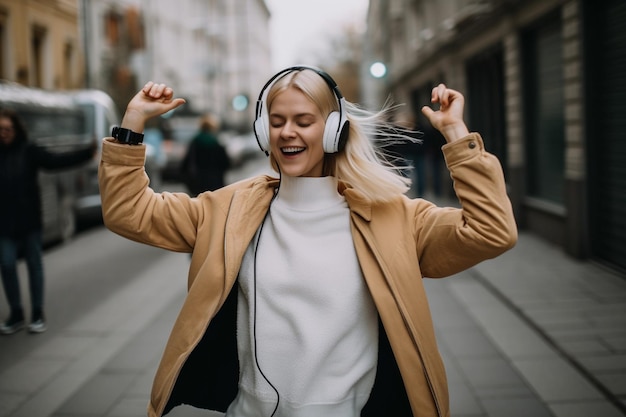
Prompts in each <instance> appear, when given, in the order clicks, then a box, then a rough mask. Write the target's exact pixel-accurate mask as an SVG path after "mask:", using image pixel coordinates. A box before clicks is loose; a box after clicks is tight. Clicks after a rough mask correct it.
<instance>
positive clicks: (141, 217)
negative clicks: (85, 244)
mask: <svg viewBox="0 0 626 417" xmlns="http://www.w3.org/2000/svg"><path fill="white" fill-rule="evenodd" d="M144 159H145V146H144V145H139V146H129V145H123V144H118V143H114V142H112V139H111V138H107V139H105V140H104V142H103V146H102V158H101V160H100V165H99V169H98V181H99V186H100V195H101V197H102V216H103V220H104V224H105V226H106V227H107V228H109V229H110V230H111V231H113V232H115V233H117V234H119V235H121V236H124V237H126V238H128V239H131V240H134V241H137V242H141V243H146V244H149V245H152V246H157V247H160V248H163V249H168V250H173V251H177V252H190V251H191V250H192V249H193V247H194V245H195V239H196V230H197V225H198V224H199V222H201V221H202V219H203V216H206V215H207V213H210V210H211V209H212V207H211V204H206V203H204V204H203V203H202V202H201V201H200V200H198V199H193V198H191V197H189V196H188V195H187V194H186V193H167V192H163V193H156V192H154V191H153V190H152V189H151V188H150V187H149V182H150V180H149V178H148V176H147V175H146V172H145V169H144Z"/></svg>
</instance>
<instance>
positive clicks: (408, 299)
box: [100, 67, 517, 417]
mask: <svg viewBox="0 0 626 417" xmlns="http://www.w3.org/2000/svg"><path fill="white" fill-rule="evenodd" d="M173 97H174V96H173V91H172V89H171V88H169V87H167V86H165V85H163V84H154V83H152V82H149V83H148V84H146V85H145V86H144V88H143V89H142V90H141V91H140V92H139V93H138V94H137V95H136V96H135V97H134V98H133V99H132V100H131V102H130V103H129V104H128V108H127V112H126V114H125V116H124V118H123V120H122V127H123V128H125V129H128V130H130V131H134V132H136V133H138V132H141V131H142V129H143V126H144V123H145V121H146V120H147V119H149V118H150V117H154V116H156V115H159V114H162V113H164V112H166V111H168V110H171V109H173V108H176V107H178V106H180V105H181V104H183V103H184V100H182V99H178V98H173ZM463 101H464V99H463V96H462V95H461V94H460V93H459V92H457V91H454V90H451V89H449V88H447V87H446V86H444V85H443V84H440V85H439V86H437V87H435V88H434V89H433V92H432V102H433V103H435V104H439V105H440V109H439V110H437V111H435V110H433V109H431V108H429V107H425V108H424V109H423V113H424V114H425V115H426V117H427V118H428V119H429V120H430V121H431V123H432V124H433V125H434V126H435V127H436V128H437V129H438V130H439V131H441V133H442V134H443V135H444V137H445V138H446V141H447V142H448V143H447V144H446V145H445V146H444V147H443V148H442V149H443V151H444V154H445V156H446V160H447V163H448V167H449V168H450V173H451V176H452V178H453V180H454V183H455V189H456V192H457V194H458V197H459V200H460V201H461V203H462V204H463V208H461V209H455V208H445V207H437V206H435V205H434V204H433V203H430V202H428V201H425V200H422V199H414V200H411V199H409V198H407V197H406V196H405V195H404V193H405V192H406V191H407V190H408V185H409V184H408V180H407V179H406V178H405V177H403V176H402V175H401V174H400V172H399V169H398V168H396V167H393V166H390V165H389V164H387V163H386V162H385V161H384V159H383V158H382V156H381V155H379V153H378V151H377V149H380V148H377V147H374V145H373V144H372V141H371V140H370V138H373V137H375V136H376V135H377V134H378V133H380V132H382V131H388V130H385V128H386V127H385V126H383V128H382V129H381V128H380V126H378V127H377V123H379V120H382V119H383V118H384V117H385V115H384V114H383V113H384V112H381V113H379V114H369V113H367V112H366V111H364V110H362V109H359V108H358V107H356V106H354V105H352V104H350V103H348V102H346V101H345V99H344V98H343V97H342V96H341V93H340V92H339V89H338V88H337V86H336V84H335V83H334V81H333V80H332V78H330V76H329V75H328V74H326V73H324V72H322V71H321V70H317V69H314V68H309V67H293V68H287V69H285V70H283V71H281V72H279V73H278V74H277V75H275V76H274V77H272V79H270V81H268V83H267V84H266V86H265V87H264V88H263V89H262V91H261V94H260V97H259V101H258V105H257V119H256V121H255V123H254V127H255V133H256V135H257V139H258V141H259V145H260V146H261V149H263V150H264V151H265V152H266V153H267V154H268V155H269V157H270V161H271V164H272V166H273V167H274V168H275V169H276V170H277V172H279V173H280V175H279V178H272V177H269V176H259V177H255V178H251V179H248V180H244V181H241V182H238V183H236V184H232V185H228V186H226V187H223V188H221V189H219V190H216V191H213V192H205V193H202V194H200V195H199V196H198V197H197V198H191V197H189V196H187V195H184V194H177V193H161V194H156V193H154V192H153V191H152V190H150V189H149V188H148V178H147V177H146V175H145V174H144V173H143V171H142V170H141V169H140V168H141V164H142V161H143V153H144V150H143V149H142V147H138V146H125V145H123V144H119V143H115V142H116V140H114V139H111V138H108V139H107V140H105V143H104V147H103V155H102V161H101V165H100V189H101V193H102V202H103V214H104V220H105V224H106V225H107V226H108V227H109V228H110V229H111V230H113V231H114V232H116V233H119V234H121V235H123V236H126V237H127V238H129V239H133V240H136V241H139V242H143V243H147V244H150V245H154V246H158V247H161V248H165V249H169V250H173V251H180V252H191V253H192V260H191V265H190V269H189V276H188V287H189V293H188V296H187V298H186V301H185V303H184V305H183V307H182V309H181V312H180V314H179V317H178V319H177V321H176V324H175V325H174V328H173V330H172V333H171V335H170V339H169V342H168V344H167V346H166V348H165V352H164V354H163V358H162V361H161V364H160V366H159V369H158V371H157V374H156V377H155V380H154V385H153V390H152V396H151V401H150V404H149V407H148V415H149V416H151V417H152V416H161V415H163V414H165V413H167V412H168V411H169V410H170V409H171V408H172V407H174V406H176V405H178V404H183V403H184V404H191V405H194V406H197V407H203V408H210V409H215V410H220V411H223V412H226V416H257V415H258V416H313V415H314V416H321V415H323V416H341V417H345V416H358V415H361V416H381V415H394V416H411V415H415V416H417V415H419V416H448V415H449V408H448V391H447V384H446V377H445V370H444V366H443V363H442V360H441V358H440V355H439V352H438V349H437V344H436V341H435V334H434V330H433V325H432V321H431V318H430V312H429V309H428V303H427V299H426V294H425V291H424V287H423V284H422V279H421V278H422V276H427V277H433V278H437V277H444V276H448V275H452V274H455V273H457V272H459V271H462V270H464V269H466V268H469V267H471V266H473V265H475V264H476V263H478V262H480V261H482V260H485V259H488V258H492V257H495V256H498V255H499V254H501V253H502V252H504V251H506V250H508V249H509V248H511V247H512V246H513V245H514V244H515V242H516V239H517V231H516V226H515V221H514V218H513V214H512V210H511V205H510V202H509V200H508V198H507V195H506V192H505V184H504V179H503V175H502V170H501V167H500V164H499V162H498V160H497V159H496V158H495V157H494V156H492V155H491V154H489V153H487V152H485V150H484V147H483V142H482V140H481V138H480V136H479V135H478V134H476V133H473V134H470V133H469V132H468V130H467V128H466V126H465V124H464V122H463V120H462V113H463ZM395 136H398V134H396V135H395ZM396 139H397V138H396Z"/></svg>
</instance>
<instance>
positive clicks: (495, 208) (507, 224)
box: [415, 133, 517, 278]
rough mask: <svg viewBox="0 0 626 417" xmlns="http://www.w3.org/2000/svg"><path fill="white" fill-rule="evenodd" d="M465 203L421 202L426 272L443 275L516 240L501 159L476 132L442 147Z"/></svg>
mask: <svg viewBox="0 0 626 417" xmlns="http://www.w3.org/2000/svg"><path fill="white" fill-rule="evenodd" d="M442 150H443V152H444V156H445V160H446V164H447V165H448V169H449V170H450V176H451V178H452V181H453V185H454V190H455V192H456V195H457V197H458V199H459V202H460V204H461V208H460V209H459V208H451V207H448V208H445V207H437V206H435V205H422V209H421V211H419V212H418V213H417V215H416V217H415V222H416V228H417V231H418V232H417V252H418V253H417V256H418V259H419V262H420V268H421V270H422V273H423V275H424V276H426V277H431V278H438V277H445V276H449V275H452V274H455V273H458V272H460V271H462V270H465V269H467V268H470V267H472V266H474V265H476V264H478V263H479V262H482V261H484V260H486V259H490V258H494V257H496V256H498V255H500V254H502V253H504V252H505V251H507V250H509V249H510V248H512V247H513V246H514V245H515V243H516V242H517V225H516V223H515V218H514V216H513V209H512V207H511V202H510V200H509V198H508V196H507V193H506V184H505V181H504V174H503V172H502V167H501V165H500V162H499V161H498V159H497V158H496V157H495V156H494V155H492V154H490V153H488V152H486V151H485V148H484V144H483V141H482V138H481V137H480V135H479V134H477V133H472V134H470V135H469V136H467V137H465V138H463V139H461V140H459V141H457V142H454V143H450V144H447V145H444V146H443V148H442Z"/></svg>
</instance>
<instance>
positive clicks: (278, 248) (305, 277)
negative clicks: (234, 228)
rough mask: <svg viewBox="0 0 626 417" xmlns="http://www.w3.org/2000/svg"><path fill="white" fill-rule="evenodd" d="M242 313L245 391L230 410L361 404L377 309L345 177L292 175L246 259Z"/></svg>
mask: <svg viewBox="0 0 626 417" xmlns="http://www.w3.org/2000/svg"><path fill="white" fill-rule="evenodd" d="M257 243H258V248H257ZM255 264H256V273H255ZM255 283H256V290H255ZM255 303H256V311H255V308H254V307H255ZM237 316H238V317H237V344H238V353H239V365H240V378H239V392H238V395H237V397H236V399H235V400H234V401H233V403H232V404H231V405H230V407H229V409H228V411H227V413H226V416H228V417H249V416H265V417H270V415H272V412H273V410H274V408H275V407H276V405H277V403H278V410H277V412H276V413H275V414H274V415H275V416H285V417H287V416H288V417H312V416H315V417H319V416H325V417H333V416H337V417H349V416H358V415H359V414H360V411H361V409H362V408H363V406H364V405H365V403H366V402H367V399H368V398H369V394H370V391H371V389H372V386H373V384H374V378H375V374H376V360H377V356H378V351H377V349H378V324H377V323H378V322H377V312H376V309H375V307H374V303H373V301H372V299H371V296H370V294H369V291H368V289H367V287H366V284H365V281H364V279H363V275H362V273H361V269H360V266H359V263H358V260H357V257H356V252H355V250H354V244H353V242H352V235H351V233H350V211H349V208H348V205H347V203H346V201H345V199H344V198H343V196H341V195H340V194H339V193H338V192H337V180H336V178H334V177H322V178H304V177H287V176H285V177H283V178H282V180H281V184H280V188H279V191H278V195H277V196H276V199H275V200H274V201H273V202H272V204H271V206H270V210H269V214H268V216H267V218H266V219H265V222H264V224H263V226H262V227H261V229H260V232H257V235H256V237H255V238H254V239H253V241H252V242H251V244H250V246H249V248H248V250H247V251H246V254H245V256H244V259H243V261H242V265H241V269H240V273H239V303H238V311H237ZM255 343H256V349H255ZM255 355H256V361H255ZM257 362H258V363H257ZM268 381H269V382H268ZM272 386H273V387H272Z"/></svg>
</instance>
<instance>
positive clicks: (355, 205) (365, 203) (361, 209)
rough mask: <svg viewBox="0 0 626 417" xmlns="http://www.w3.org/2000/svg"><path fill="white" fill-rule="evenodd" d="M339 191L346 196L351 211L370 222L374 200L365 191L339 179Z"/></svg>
mask: <svg viewBox="0 0 626 417" xmlns="http://www.w3.org/2000/svg"><path fill="white" fill-rule="evenodd" d="M338 191H339V193H340V194H341V195H343V196H344V197H345V199H346V201H347V202H348V206H349V207H350V211H353V212H354V213H356V214H358V215H359V216H361V217H362V218H363V220H365V221H368V222H369V221H370V220H371V219H372V201H371V200H370V199H369V198H367V197H366V196H365V195H364V194H363V193H361V192H360V191H358V190H355V189H354V188H351V187H350V186H349V185H348V184H346V183H345V182H343V181H339V187H338Z"/></svg>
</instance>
